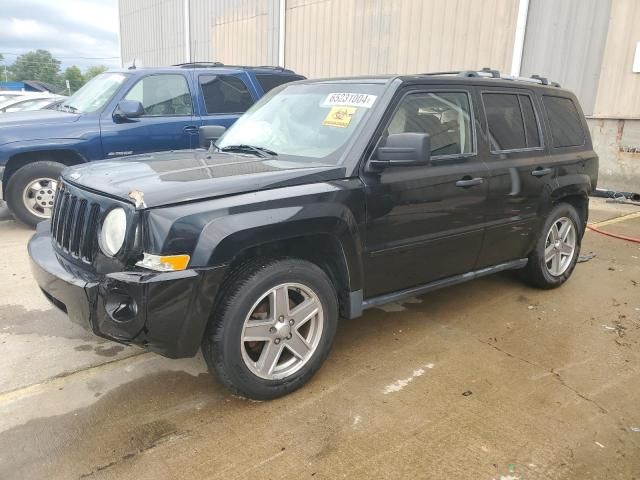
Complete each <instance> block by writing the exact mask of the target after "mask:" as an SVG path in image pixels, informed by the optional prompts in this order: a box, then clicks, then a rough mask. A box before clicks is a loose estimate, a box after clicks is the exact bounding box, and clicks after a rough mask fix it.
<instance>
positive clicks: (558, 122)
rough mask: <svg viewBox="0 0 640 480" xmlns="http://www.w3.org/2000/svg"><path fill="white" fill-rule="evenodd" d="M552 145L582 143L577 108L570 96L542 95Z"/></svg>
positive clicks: (567, 145)
mask: <svg viewBox="0 0 640 480" xmlns="http://www.w3.org/2000/svg"><path fill="white" fill-rule="evenodd" d="M542 101H543V103H544V107H545V108H546V110H547V115H548V116H549V123H550V125H551V134H552V136H553V146H554V147H574V146H577V145H584V130H583V129H582V122H581V121H580V115H579V114H578V109H577V108H576V106H575V105H574V103H573V101H572V100H571V99H570V98H564V97H550V96H546V95H545V96H543V97H542Z"/></svg>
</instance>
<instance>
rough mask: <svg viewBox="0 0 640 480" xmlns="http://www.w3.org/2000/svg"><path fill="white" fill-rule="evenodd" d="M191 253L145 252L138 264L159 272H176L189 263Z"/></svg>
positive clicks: (183, 268)
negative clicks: (164, 253) (156, 253)
mask: <svg viewBox="0 0 640 480" xmlns="http://www.w3.org/2000/svg"><path fill="white" fill-rule="evenodd" d="M190 259H191V257H189V255H153V254H151V253H145V254H144V257H143V258H142V260H140V261H139V262H138V263H136V265H137V266H139V267H143V268H148V269H149V270H156V271H158V272H176V271H179V270H185V269H186V268H187V266H188V265H189V260H190Z"/></svg>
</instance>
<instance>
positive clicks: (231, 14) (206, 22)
mask: <svg viewBox="0 0 640 480" xmlns="http://www.w3.org/2000/svg"><path fill="white" fill-rule="evenodd" d="M190 12H191V16H190V20H191V21H190V26H191V32H192V33H191V52H192V58H193V60H201V61H214V60H215V61H220V62H224V63H230V64H246V65H275V64H276V63H277V58H278V40H277V39H278V0H190Z"/></svg>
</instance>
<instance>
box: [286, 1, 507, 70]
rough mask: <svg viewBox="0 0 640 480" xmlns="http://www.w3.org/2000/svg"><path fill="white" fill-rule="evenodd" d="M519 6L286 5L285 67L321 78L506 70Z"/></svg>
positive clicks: (472, 3)
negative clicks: (490, 68) (473, 69)
mask: <svg viewBox="0 0 640 480" xmlns="http://www.w3.org/2000/svg"><path fill="white" fill-rule="evenodd" d="M517 11H518V0H486V1H482V2H480V1H478V0H457V1H452V0H393V1H389V0H288V1H287V12H286V15H287V17H286V52H285V61H286V66H287V67H289V68H293V69H294V70H296V71H298V72H300V73H302V74H304V75H307V76H308V77H311V78H313V77H323V76H334V75H357V74H370V73H417V72H426V71H434V70H450V69H465V68H482V67H486V66H491V67H493V68H498V69H500V70H502V71H508V70H509V68H510V65H511V56H512V51H513V38H514V33H515V25H516V16H517Z"/></svg>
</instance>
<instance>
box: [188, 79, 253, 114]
mask: <svg viewBox="0 0 640 480" xmlns="http://www.w3.org/2000/svg"><path fill="white" fill-rule="evenodd" d="M199 81H200V88H201V89H202V95H203V96H204V103H205V106H206V108H207V113H210V114H221V113H244V112H246V111H247V110H248V109H249V107H251V105H253V97H251V92H249V89H248V88H247V86H246V85H245V83H244V82H243V81H242V80H241V79H239V78H238V77H234V76H232V75H200V77H199Z"/></svg>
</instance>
